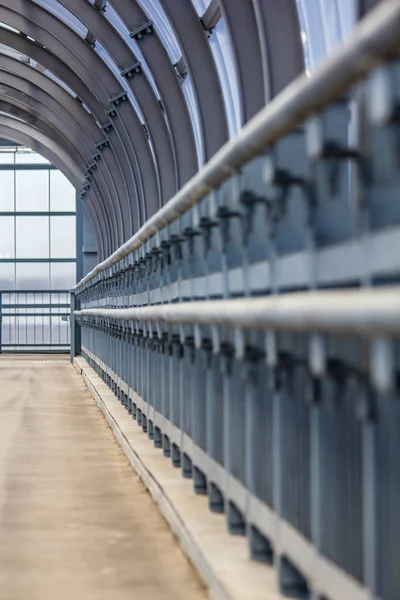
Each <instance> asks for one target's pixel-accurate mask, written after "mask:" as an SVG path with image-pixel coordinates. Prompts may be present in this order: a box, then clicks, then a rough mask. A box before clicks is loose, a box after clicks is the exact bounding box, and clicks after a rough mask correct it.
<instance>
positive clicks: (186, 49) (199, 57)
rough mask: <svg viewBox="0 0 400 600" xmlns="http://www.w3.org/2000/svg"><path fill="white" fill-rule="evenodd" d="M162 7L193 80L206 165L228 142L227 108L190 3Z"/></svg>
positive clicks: (167, 1)
mask: <svg viewBox="0 0 400 600" xmlns="http://www.w3.org/2000/svg"><path fill="white" fill-rule="evenodd" d="M130 1H133V0H130ZM162 6H163V9H164V10H165V12H166V14H167V16H168V18H169V20H170V22H171V25H172V27H173V29H174V31H175V34H176V36H177V38H178V40H179V43H180V44H181V46H182V54H183V56H184V58H185V62H186V66H187V69H188V72H189V74H190V76H191V79H192V83H193V88H194V91H195V95H196V101H197V108H198V111H199V115H200V125H201V127H202V139H203V146H204V156H205V160H206V161H207V160H208V159H209V158H211V156H213V154H215V152H217V150H219V148H220V147H221V146H222V145H223V144H224V142H225V141H226V140H227V139H228V128H227V121H226V113H225V107H224V102H223V98H222V91H221V85H220V81H219V77H218V73H217V70H216V67H215V63H214V59H213V56H212V53H211V49H210V47H209V45H208V43H207V38H206V34H205V31H204V30H203V28H202V25H201V23H200V19H199V18H198V16H197V14H196V11H195V9H194V8H193V6H192V4H191V2H183V3H179V4H178V3H177V2H175V0H164V1H163V4H162Z"/></svg>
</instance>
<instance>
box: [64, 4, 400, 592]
mask: <svg viewBox="0 0 400 600" xmlns="http://www.w3.org/2000/svg"><path fill="white" fill-rule="evenodd" d="M399 39H400V4H399V2H398V1H388V2H384V3H382V4H381V5H380V7H379V8H378V9H377V10H375V11H374V12H373V13H371V15H370V16H369V17H368V18H367V19H365V21H364V22H363V23H361V24H360V26H359V27H357V30H356V31H355V34H354V36H353V38H352V39H351V40H350V41H349V42H348V43H347V44H346V45H345V46H343V48H342V49H341V50H340V51H339V52H338V54H336V55H335V56H333V57H332V58H331V59H330V60H329V61H327V62H326V63H325V64H324V65H322V66H321V68H320V69H319V70H318V71H317V72H316V73H315V74H314V75H312V76H311V77H310V78H307V77H306V76H304V77H302V78H300V79H299V80H297V81H296V82H294V83H293V84H292V85H291V86H289V87H288V88H287V89H286V90H285V91H284V92H283V93H282V94H281V95H280V96H278V97H277V98H276V99H275V100H274V101H273V102H271V103H270V104H269V105H268V106H266V108H265V109H264V110H262V111H261V112H260V113H259V115H257V116H256V117H255V118H254V119H253V120H252V121H251V122H250V123H249V124H248V125H247V126H246V127H245V128H244V129H243V131H242V132H241V133H240V134H239V136H238V137H237V138H236V139H235V140H233V141H232V142H230V143H228V144H227V145H226V146H225V147H224V148H222V150H221V151H220V152H219V153H217V155H216V156H215V157H214V158H213V159H212V160H211V161H210V162H209V163H208V165H206V166H205V167H204V169H202V171H200V172H199V174H198V175H196V176H195V177H194V178H193V179H192V180H191V181H190V182H189V183H188V184H187V185H186V186H185V187H184V188H183V189H182V190H181V192H179V193H178V194H177V195H176V196H175V197H174V198H173V199H172V200H171V201H170V202H169V203H168V204H167V205H166V206H165V207H164V208H162V209H161V210H160V211H159V212H158V213H157V214H156V215H155V216H154V217H152V218H151V219H150V220H149V221H148V222H147V223H146V224H145V225H144V227H143V228H142V229H141V230H139V232H138V233H137V234H136V235H135V236H133V238H131V239H130V240H129V241H128V242H127V243H126V244H124V245H123V246H122V247H121V248H120V249H119V250H117V251H116V252H115V253H114V254H113V255H112V256H111V257H109V258H108V259H107V260H106V261H104V262H103V263H101V264H100V265H98V266H97V267H96V268H95V269H94V270H93V271H92V272H91V273H90V274H89V275H87V276H86V277H85V278H84V279H83V280H82V281H81V282H80V283H79V284H78V285H77V287H76V288H75V290H74V293H73V299H72V302H73V304H72V306H73V311H72V312H73V322H72V325H73V331H75V329H77V331H78V334H79V333H80V335H81V338H82V354H83V356H84V357H85V358H86V360H87V361H88V363H89V364H90V365H91V366H92V367H93V368H94V369H95V370H96V371H97V372H98V373H99V374H100V375H101V377H103V379H104V380H105V381H106V382H107V383H108V385H109V386H110V387H111V388H112V389H113V391H114V392H115V394H116V395H117V396H118V398H119V399H120V401H121V402H122V403H123V404H124V406H125V407H126V408H127V410H128V411H129V412H130V413H131V414H132V416H133V417H134V418H135V419H137V421H138V423H140V424H141V425H142V427H143V430H144V431H145V432H147V434H148V435H149V437H150V438H151V439H153V440H154V444H155V445H156V446H157V447H160V448H162V449H163V452H164V454H165V456H169V457H171V459H172V462H173V464H174V465H175V466H176V467H180V468H181V469H182V474H183V476H184V477H192V478H193V483H194V490H195V492H196V493H203V494H208V497H209V506H210V509H211V510H214V511H217V512H225V513H226V519H227V524H228V528H229V530H230V531H231V532H232V533H234V534H242V535H247V536H248V540H249V547H250V554H251V557H252V558H253V559H254V560H259V561H264V562H269V563H273V564H274V565H275V566H276V571H277V580H278V583H279V587H280V590H281V591H282V593H283V594H286V595H288V596H294V597H297V598H310V599H312V600H371V599H372V598H376V599H380V600H398V599H399V597H400V571H399V569H398V566H397V563H398V558H399V556H400V529H399V525H398V523H399V519H398V507H399V506H400V486H399V485H398V481H397V480H398V477H397V470H398V464H399V460H400V438H399V436H398V428H399V425H400V412H399V406H400V404H399V398H400V386H399V381H400V377H399V372H400V369H399V366H400V365H399V359H398V356H399V354H398V353H399V338H400V325H399V323H400V320H399V317H400V309H399V308H398V307H399V306H400V304H399V300H400V291H399V289H400V288H398V287H397V286H396V284H398V283H399V281H400V263H399V261H398V252H397V249H398V248H399V244H400V227H399V225H400V210H399V202H398V198H399V190H400V169H399V162H398V136H399V112H398V107H399V99H400V88H399V81H400V78H399V73H400V62H399V60H398V58H399V51H400V44H399ZM388 283H390V284H391V287H390V288H388V287H387V284H388ZM323 288H329V289H323ZM343 288H347V289H343ZM350 288H352V289H350ZM75 303H77V304H78V305H80V310H78V311H74V307H75ZM74 320H76V323H75V322H74ZM76 325H77V327H76ZM78 337H79V336H78ZM74 346H75V344H74ZM74 350H75V348H73V352H74Z"/></svg>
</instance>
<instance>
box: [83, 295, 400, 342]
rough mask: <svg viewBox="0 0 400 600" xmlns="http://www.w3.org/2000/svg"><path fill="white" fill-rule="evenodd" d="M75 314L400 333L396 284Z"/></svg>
mask: <svg viewBox="0 0 400 600" xmlns="http://www.w3.org/2000/svg"><path fill="white" fill-rule="evenodd" d="M75 315H76V316H78V317H85V316H87V317H99V318H105V319H112V320H121V321H148V322H151V321H158V322H164V323H172V324H174V323H175V324H196V325H211V326H229V327H239V328H244V329H267V330H268V329H271V330H275V329H279V330H285V331H313V332H315V331H326V332H335V333H345V334H351V333H356V334H359V335H365V336H376V335H382V336H387V337H390V336H392V335H394V334H398V333H400V287H394V288H385V289H375V290H370V289H362V290H344V291H343V290H341V291H319V292H299V293H292V294H287V295H284V296H269V297H264V298H250V299H248V298H246V299H245V298H239V299H234V300H212V301H208V300H207V301H195V302H182V303H178V304H163V305H155V306H145V307H139V308H122V309H99V308H92V309H86V310H81V311H75Z"/></svg>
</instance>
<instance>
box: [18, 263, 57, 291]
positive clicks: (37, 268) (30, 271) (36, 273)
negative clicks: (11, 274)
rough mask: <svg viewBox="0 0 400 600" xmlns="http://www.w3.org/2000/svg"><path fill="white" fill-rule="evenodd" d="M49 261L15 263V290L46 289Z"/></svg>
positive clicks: (47, 286) (47, 287) (48, 281)
mask: <svg viewBox="0 0 400 600" xmlns="http://www.w3.org/2000/svg"><path fill="white" fill-rule="evenodd" d="M49 276H50V268H49V263H17V264H16V289H17V290H29V289H30V290H48V289H49V285H50V277H49Z"/></svg>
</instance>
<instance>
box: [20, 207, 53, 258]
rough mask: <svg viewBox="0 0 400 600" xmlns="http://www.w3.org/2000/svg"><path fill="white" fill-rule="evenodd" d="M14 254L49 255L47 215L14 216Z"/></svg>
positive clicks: (23, 255) (46, 256)
mask: <svg viewBox="0 0 400 600" xmlns="http://www.w3.org/2000/svg"><path fill="white" fill-rule="evenodd" d="M16 255H17V258H48V257H49V217H42V216H40V217H39V216H38V217H33V216H31V217H16Z"/></svg>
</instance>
